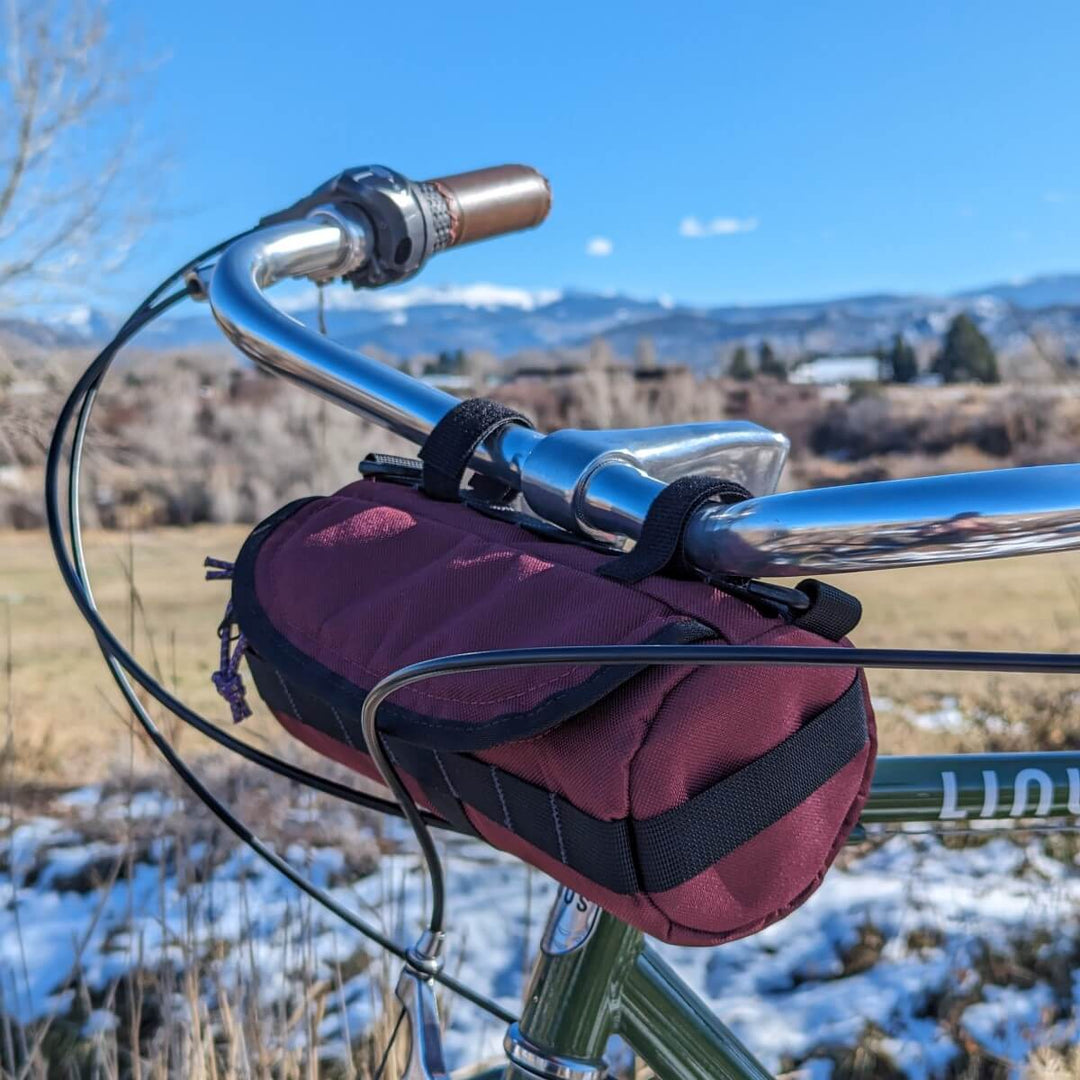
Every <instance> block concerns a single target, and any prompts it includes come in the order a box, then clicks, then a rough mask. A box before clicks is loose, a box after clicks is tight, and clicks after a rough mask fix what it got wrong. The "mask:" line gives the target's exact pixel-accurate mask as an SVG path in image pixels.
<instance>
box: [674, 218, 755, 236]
mask: <svg viewBox="0 0 1080 1080" xmlns="http://www.w3.org/2000/svg"><path fill="white" fill-rule="evenodd" d="M757 227H758V219H757V218H753V217H749V218H733V217H717V218H713V219H712V220H711V221H702V220H701V218H696V217H684V218H683V219H682V221H680V222H679V235H680V236H688V237H690V238H691V239H692V240H698V239H701V238H702V237H705V236H734V235H735V234H736V233H747V232H753V231H754V230H755V229H756V228H757Z"/></svg>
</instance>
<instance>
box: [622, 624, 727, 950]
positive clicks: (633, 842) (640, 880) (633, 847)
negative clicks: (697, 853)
mask: <svg viewBox="0 0 1080 1080" xmlns="http://www.w3.org/2000/svg"><path fill="white" fill-rule="evenodd" d="M720 642H721V644H727V642H726V641H725V640H724V638H722V637H721V638H720ZM701 644H702V645H709V644H711V642H710V641H709V639H707V638H706V640H705V641H703V642H701ZM699 670H700V667H699V666H695V667H691V668H690V670H689V671H687V672H686V673H685V674H684V675H683V676H682V678H680V679H676V680H675V682H673V683H672V684H671V686H669V687H668V688H667V690H665V691H664V694H663V696H662V697H661V698H660V704H659V705H658V706H657V707H656V708H655V709H653V710H652V715H651V716H650V717H649V723H648V725H647V726H646V728H645V730H644V731H643V732H642V735H641V741H640V742H639V743H638V746H637V749H636V750H635V751H634V753H633V756H632V757H631V758H630V761H629V762H628V763H627V766H626V823H627V831H628V833H629V837H630V856H631V858H632V859H633V860H634V874H635V875H636V877H637V884H638V888H639V889H640V890H641V891H639V892H638V893H637V895H638V896H641V897H643V898H644V900H645V902H646V903H647V904H648V905H649V906H650V907H651V908H652V909H653V910H654V911H655V912H656V913H657V914H658V915H660V916H661V917H662V918H664V919H666V920H667V924H668V930H669V932H670V929H671V927H672V926H673V925H674V924H673V923H672V921H671V916H670V915H668V914H667V912H666V911H664V910H663V909H662V908H660V907H659V906H658V905H657V904H655V903H654V902H653V899H652V896H651V894H650V893H647V892H645V891H644V885H645V881H644V875H643V874H642V872H641V862H640V860H639V859H638V850H637V837H636V835H635V833H634V821H635V818H634V807H633V804H632V802H631V799H630V789H631V787H632V786H633V778H634V765H635V764H636V763H637V759H638V755H639V754H640V753H641V751H642V750H643V749H644V748H645V744H646V743H647V742H648V741H649V736H650V735H651V734H652V730H653V726H654V725H655V723H656V718H657V717H658V716H659V715H660V713H661V712H662V711H663V709H664V706H665V705H667V703H668V698H670V697H671V695H672V694H673V693H674V692H675V691H676V690H677V689H678V688H679V687H680V686H682V684H683V683H684V682H686V680H687V679H689V678H690V677H691V676H692V675H694V674H696V673H697V672H698V671H699Z"/></svg>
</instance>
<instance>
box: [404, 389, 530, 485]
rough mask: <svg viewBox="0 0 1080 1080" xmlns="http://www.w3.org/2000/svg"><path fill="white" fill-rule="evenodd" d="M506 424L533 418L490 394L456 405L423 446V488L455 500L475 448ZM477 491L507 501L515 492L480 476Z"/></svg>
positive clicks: (525, 421)
mask: <svg viewBox="0 0 1080 1080" xmlns="http://www.w3.org/2000/svg"><path fill="white" fill-rule="evenodd" d="M507 424H524V425H525V426H526V427H530V428H531V427H532V426H533V425H532V421H531V420H529V419H528V418H527V417H525V416H522V415H521V413H519V412H517V411H516V410H514V409H511V408H510V407H509V406H508V405H503V404H501V403H500V402H498V401H491V400H490V399H488V398H469V399H468V400H467V401H462V402H461V403H460V404H458V405H455V406H454V407H453V408H452V409H451V410H450V411H449V412H448V413H447V414H446V415H445V416H444V417H443V418H442V419H441V420H440V421H439V422H438V423H437V424H436V425H435V427H434V428H433V429H432V432H431V434H430V435H429V436H428V437H427V440H426V441H425V442H424V445H423V446H422V447H421V448H420V460H421V461H422V462H423V463H424V472H423V479H422V481H421V484H420V489H421V491H423V493H424V494H425V495H427V496H428V497H429V498H432V499H441V500H442V501H443V502H456V501H457V499H458V498H459V492H460V491H461V478H462V477H463V476H464V475H465V470H466V469H467V468H468V465H469V461H470V459H471V458H472V456H473V454H474V453H476V448H477V447H478V446H479V445H480V444H481V443H482V442H483V441H484V440H485V439H487V438H489V437H490V436H492V435H494V434H495V432H496V431H498V430H499V429H500V428H503V427H506V425H507ZM474 486H475V487H476V489H477V491H479V492H481V493H482V494H483V495H484V496H485V497H487V498H490V499H491V500H492V501H493V502H502V501H505V500H506V498H507V497H509V496H510V495H512V494H514V492H513V489H512V488H508V487H507V486H506V485H504V484H499V483H498V482H497V481H487V482H486V483H485V482H483V480H481V481H480V482H479V483H478V484H477V485H474Z"/></svg>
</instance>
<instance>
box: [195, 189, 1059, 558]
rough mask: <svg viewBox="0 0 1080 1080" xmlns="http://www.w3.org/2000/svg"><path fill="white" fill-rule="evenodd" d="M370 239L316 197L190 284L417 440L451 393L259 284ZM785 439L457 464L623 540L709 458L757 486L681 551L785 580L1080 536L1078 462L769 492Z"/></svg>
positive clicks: (305, 376) (350, 260)
mask: <svg viewBox="0 0 1080 1080" xmlns="http://www.w3.org/2000/svg"><path fill="white" fill-rule="evenodd" d="M370 250H371V238H370V236H369V235H368V233H367V229H366V226H365V225H364V224H363V222H361V221H357V220H352V219H346V218H342V217H340V216H338V215H336V214H335V213H333V211H331V210H329V209H327V210H316V211H314V212H313V213H312V215H311V217H310V219H309V220H307V221H298V222H292V223H288V224H284V225H274V226H271V227H268V228H265V229H261V230H259V231H257V232H254V233H251V234H249V235H248V236H246V237H244V238H243V239H241V240H238V241H236V242H235V243H234V244H233V245H232V246H230V247H229V248H228V249H227V250H226V251H225V252H224V254H223V255H222V256H221V258H220V259H219V260H218V262H217V264H216V266H215V267H213V269H212V272H211V273H209V275H208V280H206V277H207V275H204V276H203V280H202V284H203V287H204V291H205V293H206V295H207V298H208V299H209V302H210V306H211V308H212V310H213V313H214V316H215V318H216V319H217V321H218V323H219V324H220V326H221V328H222V330H223V331H224V332H225V335H226V336H227V337H228V338H229V340H230V341H231V342H232V343H233V344H234V345H236V346H237V347H238V348H239V349H240V350H241V351H242V352H244V353H245V354H246V355H247V356H249V357H250V358H251V359H252V360H254V361H255V363H257V364H258V365H259V366H261V367H263V368H265V369H267V370H269V371H271V372H274V373H275V374H278V375H281V376H284V377H285V378H287V379H290V380H291V381H293V382H295V383H297V384H299V385H300V386H303V387H305V388H306V389H309V390H313V391H315V392H317V393H319V394H322V395H323V396H325V397H328V398H330V399H331V400H332V401H334V402H336V403H337V404H339V405H343V406H344V407H346V408H348V409H351V410H352V411H354V412H356V413H359V414H361V415H362V416H365V417H367V418H368V419H370V420H372V421H374V422H375V423H377V424H380V425H382V426H383V427H386V428H389V429H390V430H391V431H393V432H396V433H397V434H398V435H401V436H403V437H404V438H406V439H408V440H410V441H412V442H415V443H422V442H423V440H424V439H425V438H426V436H427V435H428V434H429V433H430V431H431V430H432V428H433V427H434V426H435V424H437V423H438V421H439V420H440V419H441V418H442V417H443V416H444V415H445V414H446V413H447V412H448V411H449V410H450V409H452V408H453V407H454V406H455V405H456V404H457V399H456V398H454V397H452V396H451V395H449V394H446V393H444V392H443V391H441V390H438V389H436V388H435V387H432V386H429V385H427V384H425V383H423V382H420V381H419V380H417V379H414V378H412V377H410V376H408V375H406V374H405V373H404V372H401V371H398V370H397V369H395V368H392V367H389V366H387V365H385V364H381V363H379V362H378V361H375V360H371V359H369V358H368V357H365V356H362V355H360V354H359V353H356V352H353V351H352V350H350V349H346V348H344V347H343V346H341V345H338V344H336V343H335V342H333V341H332V340H330V339H328V338H325V337H321V336H319V335H318V334H316V333H314V332H313V331H311V330H309V329H307V328H306V327H304V326H303V325H302V324H301V323H299V322H298V321H296V320H295V319H293V318H291V317H290V316H288V315H286V314H284V313H283V312H281V311H279V310H278V309H277V308H275V307H274V306H273V305H272V304H271V303H270V302H269V301H268V300H267V299H266V297H265V296H264V295H263V290H264V289H267V288H269V287H270V286H271V285H273V284H275V283H276V282H278V281H281V280H283V279H285V278H291V277H312V278H315V279H325V278H329V277H332V276H336V275H338V274H341V273H343V272H344V271H346V270H348V269H354V268H356V267H357V266H360V265H362V263H363V262H364V260H365V259H366V258H367V257H368V252H369V251H370ZM786 450H787V440H786V439H784V437H783V436H781V435H777V434H776V433H775V432H770V431H767V430H765V429H764V428H760V427H758V426H757V425H755V424H749V423H738V422H736V423H726V424H686V425H676V426H671V427H665V428H655V429H644V430H642V431H640V432H624V431H620V432H573V431H563V432H556V433H554V434H553V435H547V436H544V435H541V434H539V433H537V432H534V431H530V430H528V429H526V428H524V427H522V426H520V425H512V426H509V427H506V428H503V429H502V431H501V432H500V433H498V434H497V435H496V436H494V437H493V438H492V439H490V440H488V441H487V442H486V443H485V444H483V445H481V446H480V447H479V449H478V450H477V452H476V455H475V456H474V458H473V460H472V462H471V465H472V466H473V467H474V468H475V469H476V470H477V471H479V472H481V473H483V474H485V475H488V476H492V477H495V478H498V479H499V480H502V481H504V482H506V483H509V484H511V485H512V486H513V487H515V488H516V489H517V490H520V491H521V492H522V494H523V496H524V498H525V500H526V502H527V503H528V505H529V506H530V507H531V508H532V509H533V511H534V512H536V513H537V514H539V515H540V516H542V517H544V518H546V519H548V520H551V521H554V522H555V523H557V524H560V525H563V526H565V527H569V528H577V529H581V530H584V531H585V532H587V533H591V534H593V535H617V536H626V537H630V538H631V539H636V538H637V537H638V536H639V535H640V531H641V525H642V522H643V521H644V519H645V515H646V513H647V511H648V508H649V506H650V504H651V503H652V501H653V499H655V497H656V495H657V494H658V493H659V492H660V491H661V490H662V489H663V487H664V485H665V484H666V483H667V482H669V481H670V480H671V479H672V478H673V477H674V476H675V475H679V474H680V472H685V471H689V468H695V467H696V463H699V462H702V461H707V460H709V459H710V457H712V458H714V459H717V460H722V461H723V463H724V471H725V474H726V475H729V476H730V478H731V479H735V480H739V481H740V482H741V483H743V484H744V485H745V486H746V487H748V488H749V489H750V490H751V491H752V492H754V493H755V494H758V495H759V496H760V497H756V498H752V499H749V500H747V501H746V502H743V503H739V504H737V505H736V506H732V507H727V506H722V505H721V504H719V503H715V502H713V503H707V504H706V505H705V506H704V507H702V508H701V509H699V510H698V511H697V512H696V513H695V515H694V517H693V519H692V521H691V523H690V525H689V527H688V529H687V531H686V537H685V553H686V556H687V558H688V560H689V561H690V562H691V563H692V564H693V565H694V566H696V567H697V568H698V569H699V570H701V571H703V572H704V573H707V574H715V573H725V574H735V575H739V576H745V577H759V576H772V577H794V576H805V575H812V574H829V573H838V572H844V571H854V570H876V569H884V568H886V567H898V566H913V565H918V564H928V563H943V562H956V561H961V560H968V559H989V558H999V557H1003V556H1008V555H1023V554H1035V553H1039V552H1046V551H1060V550H1064V549H1068V548H1077V547H1080V465H1046V466H1034V467H1030V468H1017V469H999V470H993V471H988V472H981V473H964V474H957V475H951V476H935V477H927V478H924V479H914V480H890V481H881V482H876V483H869V484H851V485H847V486H843V487H835V488H824V489H814V490H809V491H798V492H790V493H786V494H779V495H776V494H769V492H771V491H773V489H774V487H775V484H776V480H777V479H778V476H779V472H780V469H781V468H782V466H783V461H784V456H785V454H786Z"/></svg>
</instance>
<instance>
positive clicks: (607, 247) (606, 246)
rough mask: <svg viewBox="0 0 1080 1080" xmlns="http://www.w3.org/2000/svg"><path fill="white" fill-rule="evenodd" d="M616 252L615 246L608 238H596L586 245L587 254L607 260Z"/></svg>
mask: <svg viewBox="0 0 1080 1080" xmlns="http://www.w3.org/2000/svg"><path fill="white" fill-rule="evenodd" d="M614 250H615V245H614V244H613V243H612V242H611V241H610V240H609V239H608V238H607V237H606V236H594V237H593V238H592V239H591V240H590V241H589V242H588V243H587V244H586V245H585V254H586V255H592V256H595V257H596V258H597V259H605V258H607V256H608V255H610V254H611V253H612V252H613V251H614Z"/></svg>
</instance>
